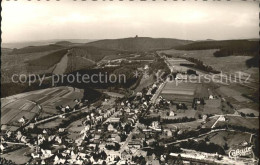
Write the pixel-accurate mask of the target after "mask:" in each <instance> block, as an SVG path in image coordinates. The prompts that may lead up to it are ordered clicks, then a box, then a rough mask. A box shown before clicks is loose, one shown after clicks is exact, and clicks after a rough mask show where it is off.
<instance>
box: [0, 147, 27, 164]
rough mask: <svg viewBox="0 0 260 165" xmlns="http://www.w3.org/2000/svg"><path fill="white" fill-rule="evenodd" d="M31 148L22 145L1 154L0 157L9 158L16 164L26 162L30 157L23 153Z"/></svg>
mask: <svg viewBox="0 0 260 165" xmlns="http://www.w3.org/2000/svg"><path fill="white" fill-rule="evenodd" d="M31 152H32V150H31V149H30V148H29V147H23V148H21V149H18V150H15V151H13V152H9V153H7V154H3V155H1V157H3V158H5V159H7V160H11V161H13V162H14V163H16V164H26V163H27V162H28V161H29V160H30V159H31V157H30V156H26V155H25V154H29V153H31Z"/></svg>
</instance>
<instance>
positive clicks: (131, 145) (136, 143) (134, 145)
mask: <svg viewBox="0 0 260 165" xmlns="http://www.w3.org/2000/svg"><path fill="white" fill-rule="evenodd" d="M128 147H129V148H137V149H140V148H141V147H142V142H141V141H140V140H132V141H130V142H129V143H128Z"/></svg>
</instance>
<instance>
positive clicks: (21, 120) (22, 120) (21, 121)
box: [18, 116, 26, 124]
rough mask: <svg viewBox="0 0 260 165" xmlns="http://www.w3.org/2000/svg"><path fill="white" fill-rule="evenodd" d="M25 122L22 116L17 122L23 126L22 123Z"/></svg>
mask: <svg viewBox="0 0 260 165" xmlns="http://www.w3.org/2000/svg"><path fill="white" fill-rule="evenodd" d="M25 120H26V119H25V117H24V116H23V117H22V118H20V119H19V120H18V122H19V123H22V124H24V123H25Z"/></svg>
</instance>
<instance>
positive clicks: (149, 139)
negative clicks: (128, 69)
mask: <svg viewBox="0 0 260 165" xmlns="http://www.w3.org/2000/svg"><path fill="white" fill-rule="evenodd" d="M166 60H167V59H166ZM166 62H167V61H166ZM169 67H170V66H169ZM148 69H149V66H148V65H147V64H146V65H145V66H144V69H141V71H146V70H148ZM186 77H187V75H186ZM186 77H185V74H183V73H181V74H177V75H176V78H175V79H176V81H177V80H180V79H182V78H185V79H186ZM167 80H169V77H168V78H167V77H166V78H165V79H164V80H163V81H157V82H154V83H153V84H151V85H149V86H147V87H145V88H143V89H142V90H141V91H138V92H135V93H134V95H132V96H131V97H128V98H127V97H125V96H124V95H121V94H114V95H113V94H111V93H110V94H108V95H106V97H105V98H102V100H100V102H101V103H100V104H99V105H96V104H95V103H91V104H89V103H88V102H87V101H86V100H81V99H80V98H77V99H74V101H73V103H70V105H66V102H64V104H63V105H60V106H57V107H56V109H57V110H58V111H59V112H61V113H59V114H57V115H54V116H50V117H48V118H42V119H37V118H35V119H33V120H30V122H29V123H28V119H26V118H25V117H24V116H23V117H22V118H20V119H19V120H18V121H17V122H18V123H20V127H19V128H18V129H17V128H16V129H15V130H14V131H12V130H10V129H8V127H6V126H4V125H2V128H1V129H2V130H3V131H2V135H1V155H2V156H3V158H1V161H2V162H1V163H4V164H5V163H6V164H8V163H9V164H11V163H12V162H10V161H11V160H14V161H16V162H15V163H18V162H19V163H21V164H26V163H29V164H120V165H124V164H142V165H144V164H147V165H159V164H167V163H168V164H176V163H177V164H178V162H179V163H180V162H182V163H185V162H186V163H190V162H197V163H199V162H204V163H205V160H203V157H205V156H206V157H207V158H208V159H207V161H206V163H212V162H218V163H225V162H227V161H228V162H230V163H232V162H234V160H233V159H231V158H229V157H228V156H225V155H227V151H226V150H224V149H223V148H222V147H221V146H219V145H217V144H213V143H210V145H209V144H208V142H204V141H205V139H203V138H200V137H203V136H206V135H209V134H211V133H213V132H220V131H227V129H226V128H223V127H220V126H218V127H217V125H218V124H219V123H225V122H226V121H227V120H228V118H229V117H233V116H235V117H241V114H240V113H239V112H237V111H235V110H233V109H230V107H229V106H224V109H222V111H224V112H227V113H225V114H223V113H219V112H220V110H219V107H220V106H221V104H226V103H225V102H224V101H223V99H221V98H219V96H218V95H217V94H214V93H213V92H212V91H211V89H210V88H206V87H205V85H204V84H202V83H197V84H192V83H180V84H179V85H178V86H176V85H174V81H167ZM37 107H38V108H39V109H40V110H42V109H43V110H44V108H45V107H42V106H40V105H37ZM230 111H231V112H232V113H230ZM50 123H52V124H50ZM253 136H254V134H253V133H252V134H251V138H250V140H252V137H253ZM196 138H198V139H200V140H201V142H200V143H202V144H203V145H204V146H203V147H205V149H203V150H201V151H202V153H201V154H202V155H203V156H202V157H196V156H194V153H193V152H192V149H193V148H189V147H188V148H187V144H186V143H187V142H192V143H198V140H197V139H196ZM193 139H194V140H195V141H194V140H193ZM191 140H193V141H191ZM242 142H243V143H245V146H248V145H250V144H251V143H252V141H248V140H244V141H241V143H242ZM202 144H200V145H202ZM16 151H19V152H23V154H22V155H23V156H21V157H22V158H21V159H19V160H17V159H15V158H12V155H9V154H10V153H14V152H16ZM181 155H182V156H181ZM192 155H193V156H192ZM5 157H6V158H5ZM210 157H211V158H210ZM209 158H210V159H209ZM254 158H255V156H253V157H251V158H250V157H248V158H243V159H242V158H240V159H241V161H247V162H252V161H255V160H254ZM7 159H9V160H7ZM10 159H11V160H10ZM238 160H239V158H236V161H238ZM20 161H24V162H20Z"/></svg>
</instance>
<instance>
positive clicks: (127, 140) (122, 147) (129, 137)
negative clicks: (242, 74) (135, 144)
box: [119, 122, 139, 153]
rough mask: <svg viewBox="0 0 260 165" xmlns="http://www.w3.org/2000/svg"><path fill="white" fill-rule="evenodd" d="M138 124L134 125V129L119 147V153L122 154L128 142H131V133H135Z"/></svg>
mask: <svg viewBox="0 0 260 165" xmlns="http://www.w3.org/2000/svg"><path fill="white" fill-rule="evenodd" d="M138 125H139V122H136V124H135V128H134V129H133V130H132V131H131V133H130V134H129V135H128V137H127V138H126V140H125V143H124V144H123V145H122V146H121V148H120V150H119V152H120V153H122V152H123V151H124V150H126V148H127V146H128V143H129V141H131V140H132V137H133V133H134V132H136V130H137V128H138Z"/></svg>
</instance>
